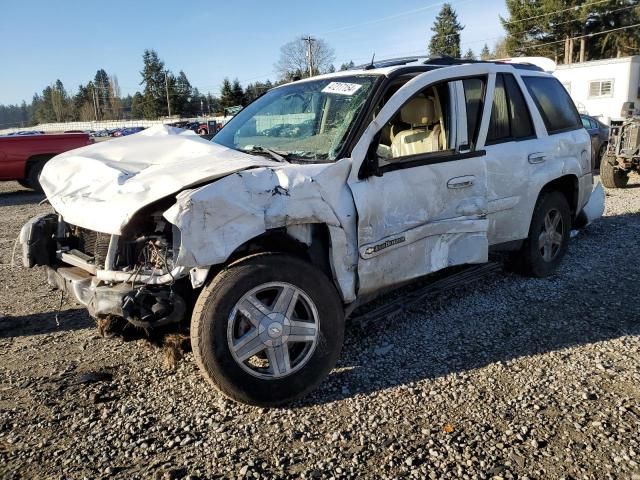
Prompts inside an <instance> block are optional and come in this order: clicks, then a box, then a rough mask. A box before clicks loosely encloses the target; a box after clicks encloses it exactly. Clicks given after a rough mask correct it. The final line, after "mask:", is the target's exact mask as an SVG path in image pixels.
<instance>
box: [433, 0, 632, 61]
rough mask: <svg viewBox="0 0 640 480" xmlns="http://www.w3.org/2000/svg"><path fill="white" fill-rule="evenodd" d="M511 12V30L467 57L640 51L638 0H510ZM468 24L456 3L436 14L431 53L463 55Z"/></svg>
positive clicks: (557, 57)
mask: <svg viewBox="0 0 640 480" xmlns="http://www.w3.org/2000/svg"><path fill="white" fill-rule="evenodd" d="M505 1H506V6H507V11H508V12H509V16H508V17H506V18H503V17H500V22H501V23H502V26H503V28H504V30H505V32H506V35H505V36H504V37H503V38H499V39H497V41H496V42H495V45H494V47H493V49H490V48H489V46H488V44H486V43H485V44H484V46H483V47H482V50H481V51H480V52H479V55H477V56H476V54H475V53H474V52H473V50H472V49H468V50H467V51H466V52H465V54H464V56H463V58H466V59H477V58H480V59H481V60H489V59H492V58H504V57H523V56H525V57H530V56H536V57H548V58H552V59H553V60H554V61H555V62H556V63H573V62H577V61H586V60H600V59H605V58H615V57H622V56H627V55H635V54H638V53H640V35H638V27H634V25H637V24H638V23H640V3H639V2H638V0H604V1H603V0H599V1H594V0H527V1H526V2H523V1H522V0H505ZM463 29H464V26H463V25H462V24H460V22H459V21H458V16H457V13H456V12H455V10H454V9H453V8H452V7H451V5H450V4H448V3H445V4H444V5H443V6H442V9H441V10H440V13H439V14H438V16H437V17H436V20H435V22H434V25H433V27H432V28H431V30H432V31H433V36H432V37H431V39H430V41H429V44H428V49H429V53H430V54H431V55H450V56H452V57H456V58H459V57H460V56H461V52H460V33H461V32H462V30H463Z"/></svg>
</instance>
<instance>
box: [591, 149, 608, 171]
mask: <svg viewBox="0 0 640 480" xmlns="http://www.w3.org/2000/svg"><path fill="white" fill-rule="evenodd" d="M606 154H607V144H606V143H603V144H602V145H601V146H600V150H598V155H597V156H596V162H595V165H594V167H593V169H594V170H599V169H600V165H602V159H603V158H604V156H605V155H606Z"/></svg>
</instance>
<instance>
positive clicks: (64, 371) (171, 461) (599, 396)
mask: <svg viewBox="0 0 640 480" xmlns="http://www.w3.org/2000/svg"><path fill="white" fill-rule="evenodd" d="M39 200H40V197H39V196H38V195H36V194H33V193H30V192H28V191H26V190H23V189H22V188H21V187H19V186H18V185H17V184H15V183H3V184H0V264H2V266H0V275H1V276H2V278H1V279H0V292H1V293H0V477H1V478H126V479H130V478H159V479H163V478H167V479H171V478H183V477H190V478H218V477H231V478H289V477H297V478H332V477H333V478H363V477H369V478H382V477H388V478H398V477H406V478H433V479H435V478H454V477H455V478H458V477H460V478H562V477H564V478H567V479H569V478H593V479H603V478H625V479H629V478H631V479H633V480H638V479H640V435H639V432H640V354H639V353H640V336H639V335H640V304H639V303H638V294H639V293H640V288H639V285H640V256H639V255H638V252H637V247H638V242H639V240H640V178H638V177H633V178H632V179H631V188H628V189H625V190H618V191H608V192H607V210H606V217H605V218H603V219H602V220H601V221H600V222H599V223H597V224H595V225H592V226H591V227H589V228H588V229H587V230H586V231H584V232H581V233H580V234H579V235H578V236H577V237H575V238H574V239H572V241H571V245H570V247H569V254H568V256H567V257H566V259H565V262H564V263H563V266H562V268H561V269H560V271H559V272H558V273H557V274H556V275H555V276H553V277H551V278H547V279H543V280H538V279H536V280H533V279H526V278H522V277H519V276H517V275H514V274H511V273H503V272H501V273H496V274H492V276H490V277H488V278H487V279H486V281H483V282H479V283H477V284H475V285H473V286H470V287H465V288H460V289H457V290H456V291H454V292H451V293H449V294H443V295H440V296H438V297H436V298H433V299H431V300H430V301H425V302H423V303H422V304H420V305H418V306H417V307H416V308H413V309H412V310H411V311H409V312H408V313H406V314H404V315H402V316H401V317H399V318H395V319H394V320H393V321H389V322H377V323H375V324H369V325H362V324H361V323H358V322H352V323H350V324H349V325H348V326H347V332H346V342H345V346H344V349H343V355H342V359H341V361H340V363H339V365H338V367H337V368H336V370H335V371H334V372H333V373H332V374H331V376H330V377H329V378H328V380H326V381H325V382H324V383H323V384H322V385H321V387H320V389H319V390H317V391H316V392H315V393H314V394H313V395H312V396H310V397H308V398H306V399H304V400H303V401H301V402H299V403H298V404H296V405H294V406H293V407H292V408H288V409H273V410H265V409H258V408H252V407H246V406H242V405H237V404H234V403H231V402H229V401H227V400H225V399H223V398H222V397H221V396H220V395H219V394H218V393H216V392H215V391H213V390H212V388H210V387H209V386H208V385H207V384H206V383H205V382H204V381H203V380H202V379H201V377H200V375H199V373H198V371H197V369H196V366H195V363H194V361H193V358H192V355H191V354H190V353H187V354H186V355H185V357H184V358H183V359H182V360H179V361H178V363H177V366H176V368H175V369H171V368H168V367H167V366H165V362H164V360H163V351H162V350H160V349H158V348H155V347H151V346H149V344H148V343H147V342H145V341H144V340H136V341H124V340H122V339H120V338H112V339H104V338H101V337H100V336H98V334H97V330H96V328H95V325H94V323H93V322H92V321H91V319H90V318H89V317H88V316H87V314H86V313H85V312H84V310H81V309H79V308H78V307H76V306H73V305H68V304H66V303H65V304H63V306H62V308H61V310H60V313H59V315H58V320H57V321H56V312H57V311H58V306H59V302H60V294H59V293H58V292H55V291H51V290H50V289H49V287H47V286H46V285H45V283H44V278H43V272H42V271H41V270H40V269H34V270H29V271H27V270H24V269H22V268H20V267H17V268H16V269H14V270H13V271H12V270H11V269H10V267H9V266H8V265H7V263H9V259H10V256H11V249H12V247H13V241H14V239H15V237H16V235H17V233H18V231H19V228H20V226H21V225H22V224H23V223H24V222H25V221H26V220H27V219H28V218H30V217H31V216H32V215H33V214H35V213H36V212H40V211H46V210H47V207H46V206H38V201H39Z"/></svg>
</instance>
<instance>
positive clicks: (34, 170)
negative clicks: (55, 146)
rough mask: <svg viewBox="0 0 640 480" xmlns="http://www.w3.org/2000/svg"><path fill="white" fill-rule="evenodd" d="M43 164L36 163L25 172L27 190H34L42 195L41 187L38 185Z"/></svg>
mask: <svg viewBox="0 0 640 480" xmlns="http://www.w3.org/2000/svg"><path fill="white" fill-rule="evenodd" d="M44 164H45V162H42V161H40V162H36V163H34V164H32V165H31V166H30V167H29V171H28V172H27V179H26V183H27V185H29V188H31V189H33V190H35V191H36V192H40V193H42V186H41V185H40V174H41V173H42V169H43V168H44Z"/></svg>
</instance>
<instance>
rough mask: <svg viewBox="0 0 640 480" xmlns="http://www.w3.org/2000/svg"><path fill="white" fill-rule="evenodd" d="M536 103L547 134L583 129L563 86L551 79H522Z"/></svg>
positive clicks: (576, 111)
mask: <svg viewBox="0 0 640 480" xmlns="http://www.w3.org/2000/svg"><path fill="white" fill-rule="evenodd" d="M522 79H523V80H524V83H525V85H526V86H527V89H528V90H529V93H530V94H531V96H532V97H533V101H534V102H535V103H536V105H537V107H538V110H539V111H540V115H541V116H542V120H543V121H544V124H545V126H546V127H547V132H549V133H550V134H551V133H559V132H564V131H568V130H575V129H578V128H583V127H582V122H581V121H580V115H579V114H578V110H576V106H575V105H574V104H573V100H571V97H570V96H569V94H568V93H567V91H566V90H565V89H564V87H563V86H562V84H561V83H560V82H559V81H558V80H556V79H555V78H550V77H522Z"/></svg>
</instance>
